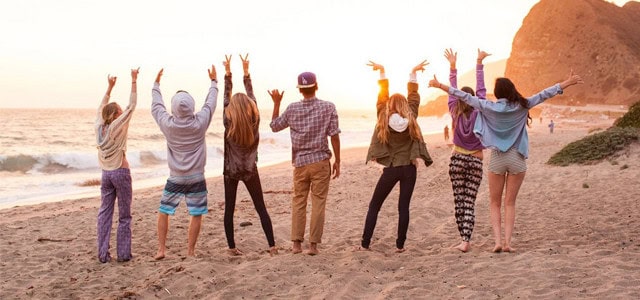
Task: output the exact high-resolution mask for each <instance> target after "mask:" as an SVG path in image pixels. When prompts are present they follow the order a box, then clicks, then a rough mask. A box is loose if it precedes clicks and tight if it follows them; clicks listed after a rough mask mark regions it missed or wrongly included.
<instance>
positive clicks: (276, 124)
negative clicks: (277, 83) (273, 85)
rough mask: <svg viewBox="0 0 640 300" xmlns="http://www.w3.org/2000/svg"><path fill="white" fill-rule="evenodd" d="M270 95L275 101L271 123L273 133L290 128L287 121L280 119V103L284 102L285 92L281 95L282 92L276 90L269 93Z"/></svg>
mask: <svg viewBox="0 0 640 300" xmlns="http://www.w3.org/2000/svg"><path fill="white" fill-rule="evenodd" d="M268 93H269V96H271V100H272V101H273V114H272V115H271V123H270V124H269V126H270V127H271V131H273V132H278V131H280V130H282V129H285V128H287V126H288V124H287V122H286V120H282V118H280V102H282V97H283V96H284V91H282V93H280V91H278V90H277V89H276V90H271V91H268Z"/></svg>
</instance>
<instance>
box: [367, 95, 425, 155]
mask: <svg viewBox="0 0 640 300" xmlns="http://www.w3.org/2000/svg"><path fill="white" fill-rule="evenodd" d="M394 113H397V114H399V115H400V116H401V117H403V118H406V119H408V120H409V126H408V127H409V135H410V136H411V139H412V140H416V141H421V140H422V132H421V131H420V126H418V122H416V116H415V115H414V114H413V112H412V111H411V109H410V108H409V102H407V98H405V97H404V96H403V95H402V94H393V95H391V97H390V98H389V101H387V105H385V107H384V108H383V109H382V110H381V111H380V112H379V113H378V123H377V124H376V129H377V130H378V139H379V140H380V142H381V143H383V144H387V143H389V117H390V116H391V115H392V114H394Z"/></svg>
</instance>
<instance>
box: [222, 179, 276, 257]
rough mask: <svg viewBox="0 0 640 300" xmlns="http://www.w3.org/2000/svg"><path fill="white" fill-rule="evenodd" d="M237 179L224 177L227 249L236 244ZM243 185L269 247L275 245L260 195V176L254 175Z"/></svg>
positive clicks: (267, 215) (269, 221) (265, 208)
mask: <svg viewBox="0 0 640 300" xmlns="http://www.w3.org/2000/svg"><path fill="white" fill-rule="evenodd" d="M238 182H239V180H238V179H233V178H231V177H229V176H224V233H225V234H226V236H227V244H228V245H229V249H233V248H235V247H236V243H235V240H234V237H233V213H234V211H235V209H236V194H237V191H238ZM242 182H244V185H245V186H246V187H247V191H249V195H250V196H251V200H253V206H255V208H256V211H257V212H258V216H260V223H262V230H264V234H265V235H266V236H267V242H268V243H269V247H273V246H275V245H276V242H275V240H274V239H273V227H272V225H271V218H270V217H269V213H268V212H267V207H266V206H265V204H264V197H263V195H262V185H261V184H260V176H259V175H258V173H256V174H255V175H254V176H252V177H251V178H249V180H243V181H242Z"/></svg>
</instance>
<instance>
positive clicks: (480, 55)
mask: <svg viewBox="0 0 640 300" xmlns="http://www.w3.org/2000/svg"><path fill="white" fill-rule="evenodd" d="M489 55H491V53H487V52H485V51H483V50H480V48H478V64H482V60H483V59H485V58H486V57H487V56H489Z"/></svg>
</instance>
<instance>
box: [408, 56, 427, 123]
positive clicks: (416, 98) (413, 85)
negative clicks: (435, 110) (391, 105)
mask: <svg viewBox="0 0 640 300" xmlns="http://www.w3.org/2000/svg"><path fill="white" fill-rule="evenodd" d="M427 65H429V63H428V62H427V60H426V59H425V60H423V61H421V62H420V63H419V64H417V65H416V66H415V67H413V69H411V73H410V74H409V83H408V84H407V101H408V102H409V107H410V108H411V111H412V112H413V113H414V115H415V116H416V117H417V116H418V108H419V106H420V94H419V93H418V78H417V74H416V72H418V71H422V72H424V67H426V66H427Z"/></svg>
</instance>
